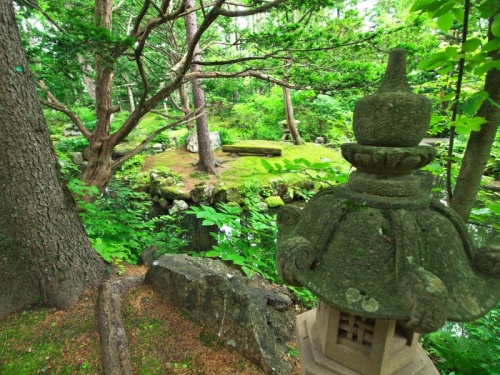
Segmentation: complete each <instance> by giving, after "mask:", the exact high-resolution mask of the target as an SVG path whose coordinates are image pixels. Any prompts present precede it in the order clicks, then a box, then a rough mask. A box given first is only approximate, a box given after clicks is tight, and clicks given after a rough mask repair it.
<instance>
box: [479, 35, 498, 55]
mask: <svg viewBox="0 0 500 375" xmlns="http://www.w3.org/2000/svg"><path fill="white" fill-rule="evenodd" d="M499 46H500V39H497V38H495V39H493V40H490V41H489V42H488V43H486V44H485V45H484V46H483V48H482V49H481V50H482V51H483V52H491V51H494V50H496V49H498V47H499Z"/></svg>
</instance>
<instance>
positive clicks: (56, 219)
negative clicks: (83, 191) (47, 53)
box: [0, 0, 105, 318]
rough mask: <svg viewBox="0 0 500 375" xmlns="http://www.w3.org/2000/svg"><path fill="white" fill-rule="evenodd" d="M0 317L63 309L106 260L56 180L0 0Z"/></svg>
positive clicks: (99, 274) (13, 30)
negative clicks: (36, 308) (40, 307)
mask: <svg viewBox="0 0 500 375" xmlns="http://www.w3.org/2000/svg"><path fill="white" fill-rule="evenodd" d="M0 50H1V51H2V53H1V54H0V66H1V67H3V68H2V73H1V74H0V184H1V186H2V188H1V189H0V207H1V210H0V301H1V303H0V318H2V317H4V316H6V315H7V314H9V313H11V312H13V311H16V310H20V309H22V308H24V307H26V306H27V305H29V304H33V303H36V302H41V303H43V304H44V305H47V306H54V307H57V308H61V309H62V308H67V307H69V306H71V305H72V304H73V303H74V302H76V300H77V299H78V297H79V296H80V295H81V293H82V292H83V291H84V290H85V289H86V288H88V287H90V286H91V285H95V284H97V283H99V282H100V281H101V280H102V279H103V277H104V274H105V265H104V262H103V261H102V260H101V258H100V257H99V256H98V254H97V253H96V252H95V251H94V250H93V248H92V246H91V244H90V242H89V240H88V238H87V236H86V233H85V230H84V228H83V225H82V223H81V221H80V219H79V217H78V213H77V212H76V207H75V203H74V201H73V199H72V197H71V194H70V193H69V191H68V190H67V188H66V187H65V185H64V184H63V182H62V181H61V176H60V172H59V168H58V161H57V157H56V155H55V153H54V151H53V149H52V146H51V142H50V137H49V132H48V129H47V126H46V124H45V120H44V117H43V113H42V109H41V107H40V103H39V100H38V97H37V93H36V89H35V86H34V83H33V80H32V76H31V72H30V71H29V67H28V62H27V60H26V57H25V56H24V53H23V49H22V45H21V38H20V36H19V32H18V29H17V25H16V20H15V15H14V9H13V7H12V2H11V1H10V0H0Z"/></svg>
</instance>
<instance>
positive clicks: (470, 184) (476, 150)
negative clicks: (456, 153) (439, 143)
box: [450, 1, 500, 222]
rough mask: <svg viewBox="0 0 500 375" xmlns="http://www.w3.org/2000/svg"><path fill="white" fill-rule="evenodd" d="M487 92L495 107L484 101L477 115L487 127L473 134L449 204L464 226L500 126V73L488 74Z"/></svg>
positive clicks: (495, 56) (499, 55) (496, 53)
mask: <svg viewBox="0 0 500 375" xmlns="http://www.w3.org/2000/svg"><path fill="white" fill-rule="evenodd" d="M499 4H500V1H499ZM492 22H493V18H491V19H490V21H489V26H490V32H489V39H490V40H491V39H493V35H492V34H491V24H492ZM491 57H492V58H493V60H498V59H499V58H500V51H498V50H495V51H493V52H492V53H491ZM484 90H485V91H486V92H487V93H488V95H489V99H491V100H492V101H493V102H494V103H496V105H495V104H492V102H490V101H489V100H485V101H484V102H483V104H482V105H481V107H480V108H479V110H478V112H477V114H476V115H477V116H478V117H484V118H485V119H486V120H488V123H486V124H483V125H482V126H481V130H480V131H477V132H472V133H471V135H470V137H469V141H468V142H467V147H466V149H465V154H464V158H463V160H462V165H461V167H460V172H459V174H458V177H457V183H456V186H455V190H454V192H453V197H452V199H451V204H450V206H451V208H453V209H454V210H455V211H456V212H457V213H458V214H459V215H460V217H461V218H462V219H463V220H464V221H465V222H467V221H468V220H469V216H470V213H471V211H472V208H473V207H474V203H475V200H476V195H477V192H478V190H479V186H480V184H481V178H482V177H483V173H484V169H485V167H486V163H487V162H488V158H489V157H490V152H491V148H492V146H493V142H494V141H495V136H496V132H497V130H498V124H499V122H500V108H499V107H498V103H500V70H498V69H492V70H490V71H489V72H488V73H487V74H486V81H485V84H484Z"/></svg>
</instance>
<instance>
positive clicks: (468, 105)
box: [463, 91, 488, 116]
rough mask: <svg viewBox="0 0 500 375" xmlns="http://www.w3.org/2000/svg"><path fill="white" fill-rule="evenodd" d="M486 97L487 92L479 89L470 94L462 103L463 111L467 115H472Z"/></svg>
mask: <svg viewBox="0 0 500 375" xmlns="http://www.w3.org/2000/svg"><path fill="white" fill-rule="evenodd" d="M487 97H488V93H487V92H486V91H480V92H477V93H475V94H473V95H471V97H470V98H469V99H467V101H466V102H465V104H464V107H463V111H464V113H465V114H466V115H469V116H474V115H475V114H476V112H477V110H478V109H479V107H481V105H482V104H483V102H484V101H485V100H486V98H487Z"/></svg>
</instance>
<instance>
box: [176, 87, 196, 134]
mask: <svg viewBox="0 0 500 375" xmlns="http://www.w3.org/2000/svg"><path fill="white" fill-rule="evenodd" d="M179 97H180V99H181V103H182V108H183V113H184V116H187V115H188V114H189V112H191V109H190V108H189V97H188V95H187V93H186V85H185V84H182V85H180V86H179ZM187 128H188V129H189V130H191V129H193V128H194V123H193V120H192V119H191V120H189V121H188V122H187Z"/></svg>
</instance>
